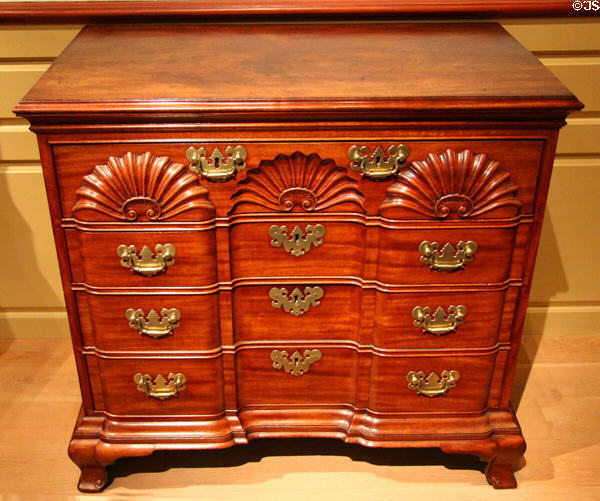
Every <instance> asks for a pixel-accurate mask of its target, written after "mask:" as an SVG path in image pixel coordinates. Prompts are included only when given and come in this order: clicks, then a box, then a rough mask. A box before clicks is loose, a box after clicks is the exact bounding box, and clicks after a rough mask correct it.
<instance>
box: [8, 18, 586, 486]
mask: <svg viewBox="0 0 600 501" xmlns="http://www.w3.org/2000/svg"><path fill="white" fill-rule="evenodd" d="M581 106H582V105H581V103H579V101H577V99H576V98H575V97H574V96H572V95H571V93H570V92H569V91H568V90H567V89H565V88H564V87H563V86H562V84H561V83H560V82H559V81H558V80H556V79H555V78H554V77H553V76H552V75H551V74H550V73H549V72H548V71H547V70H546V69H545V68H544V67H543V66H542V65H541V64H540V63H539V62H538V61H537V60H536V59H535V57H533V56H532V55H531V54H529V53H528V52H527V51H526V50H525V49H523V48H522V47H521V46H520V45H519V44H518V43H517V42H515V41H514V40H513V39H512V38H511V37H510V36H509V35H508V34H507V33H506V32H504V30H503V29H502V28H501V27H500V26H498V25H496V24H491V23H490V24H378V23H372V24H297V25H289V24H287V25H286V24H279V25H278V24H270V25H258V24H251V25H227V24H220V25H194V26H188V25H173V26H164V25H163V26H97V27H87V28H85V29H84V30H83V31H82V33H81V34H80V35H79V36H78V37H77V38H76V39H75V41H74V42H73V43H72V44H71V45H70V46H69V47H68V48H67V49H66V50H65V51H64V53H63V54H62V55H61V56H60V57H59V58H58V59H57V60H56V61H55V62H54V64H53V65H52V66H51V67H50V69H49V70H48V71H47V73H46V74H45V75H44V76H43V77H42V78H41V80H40V81H39V82H38V83H37V84H36V85H35V86H34V88H33V89H32V90H31V91H30V92H29V94H28V95H27V96H26V97H25V98H24V99H23V101H22V102H21V103H20V104H19V105H18V106H17V108H16V110H15V111H16V112H17V113H18V114H19V115H20V116H23V117H25V118H27V119H28V120H29V121H30V122H31V124H32V130H33V131H34V132H35V133H36V134H37V135H38V140H39V146H40V154H41V159H42V164H43V169H44V176H45V182H46V189H47V193H48V200H49V204H50V211H51V216H52V224H53V228H54V236H55V239H56V247H57V251H58V257H59V262H60V267H61V274H62V280H63V286H64V292H65V298H66V304H67V310H68V313H69V321H70V328H71V334H72V338H73V347H74V352H75V358H76V361H77V368H78V373H79V381H80V386H81V393H82V400H83V405H82V409H81V414H80V416H79V418H78V420H77V424H76V426H75V430H74V432H73V438H72V441H71V444H70V446H69V454H70V456H71V458H72V459H73V461H74V462H75V463H76V464H77V465H78V466H79V467H80V468H81V472H82V473H81V480H80V483H79V488H80V489H81V490H82V491H99V490H101V489H102V488H103V487H104V486H105V484H106V482H107V474H106V466H107V465H109V464H110V463H112V462H113V461H115V460H116V459H118V458H120V457H126V456H141V455H147V454H150V453H151V452H152V451H155V450H159V449H203V448H222V447H228V446H231V445H234V444H242V443H246V442H247V441H248V440H250V439H254V438H259V437H308V436H310V437H336V438H339V439H342V440H344V441H346V442H352V443H359V444H363V445H366V446H375V447H440V448H441V449H442V450H444V451H446V452H449V453H470V454H475V455H478V456H479V457H480V458H481V459H483V460H484V461H486V462H487V463H488V467H487V470H486V476H487V479H488V481H489V482H490V483H491V484H492V485H493V486H494V487H497V488H505V487H515V485H516V482H515V478H514V476H513V470H514V469H515V468H516V466H517V463H518V461H519V459H520V458H521V456H522V455H523V453H524V450H525V442H524V440H523V437H522V434H521V431H520V428H519V425H518V422H517V420H516V418H515V415H514V413H513V411H512V409H511V406H510V392H511V385H512V382H513V377H514V373H515V363H516V356H517V351H518V349H519V342H520V336H521V330H522V326H523V319H524V315H525V309H526V306H527V297H528V293H529V289H530V280H531V276H532V271H533V267H534V262H535V254H536V249H537V245H538V240H539V235H540V227H541V224H542V216H543V213H544V206H545V202H546V195H547V191H548V184H549V180H550V173H551V170H552V162H553V156H554V151H555V146H556V140H557V135H558V130H559V128H560V127H561V126H562V125H563V124H564V119H565V117H566V115H567V114H568V113H569V112H570V111H573V110H576V109H579V108H581Z"/></svg>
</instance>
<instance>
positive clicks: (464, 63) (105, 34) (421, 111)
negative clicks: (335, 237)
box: [16, 23, 581, 120]
mask: <svg viewBox="0 0 600 501" xmlns="http://www.w3.org/2000/svg"><path fill="white" fill-rule="evenodd" d="M580 106H581V104H580V103H579V102H578V101H577V100H576V99H575V98H574V97H573V96H572V94H571V93H570V92H569V91H568V90H567V89H566V88H565V87H564V86H563V85H562V84H561V83H560V82H559V81H558V80H557V79H556V78H555V77H554V76H553V75H552V74H551V73H550V72H549V71H548V70H546V69H545V68H544V67H543V65H542V64H541V63H540V62H539V61H538V60H537V59H536V58H535V57H534V56H533V55H531V54H530V53H529V52H528V51H526V50H525V49H524V48H523V47H522V46H520V45H519V44H518V43H517V42H516V41H515V40H514V39H512V38H511V37H510V36H509V35H508V34H507V33H506V32H505V31H504V30H503V29H502V28H501V27H500V26H499V25H497V24H493V23H483V24H465V23H455V24H443V25H442V24H378V23H369V24H350V25H348V24H345V25H336V24H300V25H289V24H275V25H226V24H223V25H181V26H180V25H177V26H164V25H163V26H102V27H99V26H90V27H86V28H85V29H84V30H83V31H82V32H81V34H80V35H79V36H78V37H77V39H76V40H75V41H74V42H73V43H72V44H71V45H70V46H69V47H68V48H67V49H66V50H65V51H64V53H63V54H62V55H61V56H60V57H59V58H58V59H57V60H56V61H55V63H54V64H53V65H52V67H51V68H50V69H49V71H48V72H47V73H46V74H45V75H44V76H43V77H42V78H41V79H40V81H39V82H38V83H37V84H36V85H35V87H34V88H33V89H32V90H31V91H30V92H29V93H28V94H27V96H26V97H25V98H24V99H23V101H22V102H21V103H20V104H19V106H18V107H17V108H16V112H17V113H19V114H23V115H26V116H27V117H28V118H30V119H34V120H35V117H36V116H43V115H46V117H47V115H48V114H56V113H58V114H62V113H67V114H69V115H77V114H90V113H94V114H101V115H100V116H107V115H110V114H111V113H116V112H121V113H136V112H143V113H144V114H145V116H147V115H148V113H152V112H154V113H169V118H168V119H172V118H173V114H177V113H180V114H181V113H183V114H185V113H194V114H195V116H196V117H197V116H198V113H209V114H210V116H211V118H212V119H217V120H218V119H227V117H231V115H232V114H234V115H235V117H236V118H239V117H240V116H252V117H253V118H256V117H259V118H269V117H272V116H273V115H275V116H276V117H278V118H281V116H282V114H283V113H285V114H286V115H287V116H288V119H289V118H290V117H291V115H290V114H292V115H293V116H294V117H307V118H310V119H314V118H315V117H317V116H319V117H322V118H332V117H336V116H340V117H341V116H344V117H351V118H354V117H356V113H357V112H360V113H363V114H364V118H369V117H379V118H391V119H402V118H406V117H411V116H417V117H421V116H424V115H425V116H432V117H435V116H440V115H444V116H445V117H448V114H449V113H450V116H451V117H452V118H454V117H459V116H463V117H471V118H472V117H476V116H481V115H480V114H481V112H482V110H487V111H489V110H495V111H497V112H498V113H499V114H500V115H502V116H521V117H524V118H527V116H528V114H529V113H530V112H531V111H532V110H538V112H540V111H542V110H543V113H544V114H545V115H546V116H548V115H549V114H550V115H551V114H555V115H558V116H561V115H562V116H564V115H565V114H566V112H567V111H568V110H572V109H574V108H578V107H580ZM317 114H318V115H317ZM155 118H157V117H155ZM158 118H159V119H160V117H158ZM537 118H538V119H539V118H540V115H539V114H538V116H537ZM100 120H101V118H100Z"/></svg>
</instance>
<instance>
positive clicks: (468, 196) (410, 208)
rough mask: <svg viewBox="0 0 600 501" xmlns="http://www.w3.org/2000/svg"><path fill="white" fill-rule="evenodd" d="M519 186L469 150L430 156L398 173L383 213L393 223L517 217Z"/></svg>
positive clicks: (519, 205)
mask: <svg viewBox="0 0 600 501" xmlns="http://www.w3.org/2000/svg"><path fill="white" fill-rule="evenodd" d="M517 190H518V187H517V186H516V185H515V184H513V183H512V182H511V180H510V174H509V173H508V172H506V171H505V170H503V169H501V168H500V166H499V163H498V162H496V161H494V160H488V159H487V157H486V155H484V154H479V155H475V154H474V153H472V152H471V151H469V150H465V151H462V152H460V153H456V152H455V151H453V150H446V151H445V152H444V153H442V154H434V153H430V154H429V155H427V158H426V159H425V160H423V161H414V162H412V163H411V164H410V166H409V167H408V169H406V170H404V171H402V172H400V174H398V177H397V180H396V182H395V183H394V184H392V185H391V186H390V187H389V188H388V189H387V191H386V199H385V200H384V201H383V203H382V204H381V208H380V212H381V214H382V215H384V216H388V217H394V218H404V217H406V218H415V217H417V218H422V217H427V218H438V219H452V218H469V217H480V216H485V217H494V218H504V217H514V216H516V215H518V214H519V212H520V210H521V202H520V201H519V199H518V198H517V197H516V193H517Z"/></svg>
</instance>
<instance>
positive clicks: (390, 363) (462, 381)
mask: <svg viewBox="0 0 600 501" xmlns="http://www.w3.org/2000/svg"><path fill="white" fill-rule="evenodd" d="M495 359H496V355H495V354H491V355H486V356H465V355H463V356H421V357H418V356H414V357H413V356H410V357H406V356H374V357H373V365H372V367H371V390H370V396H369V409H371V410H372V411H374V412H424V413H429V412H431V413H443V412H483V411H484V410H485V409H486V407H487V400H488V394H489V385H490V381H491V377H492V372H493V369H494V362H495ZM443 371H447V372H448V373H449V372H450V371H457V373H458V374H457V376H458V378H457V380H456V381H455V385H452V383H451V381H448V383H446V384H444V382H443V381H444V378H443ZM412 372H414V373H419V372H422V373H423V374H424V377H425V378H427V377H429V383H430V386H429V387H428V386H427V385H425V384H423V385H422V387H421V390H420V391H423V392H426V391H430V392H436V391H437V392H438V393H437V396H432V397H430V396H425V395H423V394H420V393H419V392H418V391H417V390H416V389H413V388H409V381H408V378H407V377H408V375H409V373H412ZM431 373H435V374H436V375H437V376H439V377H440V379H441V381H440V385H439V388H436V385H434V384H432V383H434V381H433V379H434V378H435V376H433V377H432V376H431ZM455 379H456V377H455ZM446 385H449V388H448V389H447V391H446V392H444V391H443V390H444V387H445V386H446Z"/></svg>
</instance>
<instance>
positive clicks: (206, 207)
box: [73, 153, 214, 221]
mask: <svg viewBox="0 0 600 501" xmlns="http://www.w3.org/2000/svg"><path fill="white" fill-rule="evenodd" d="M76 193H77V201H76V203H75V205H74V206H73V213H74V214H75V216H76V217H77V218H78V219H80V220H85V221H100V220H106V218H107V217H108V218H109V219H116V220H120V221H164V220H167V219H171V218H174V217H175V216H180V215H181V216H180V217H179V218H178V219H180V220H198V219H201V218H202V217H205V216H209V215H211V214H212V213H213V212H214V207H213V205H212V203H211V202H210V201H209V200H208V191H207V190H206V188H204V187H203V186H201V185H200V184H199V183H198V178H197V176H195V175H193V174H190V173H189V172H187V171H186V166H185V165H183V164H179V163H175V162H172V161H171V160H170V159H169V158H168V157H155V156H153V155H152V154H151V153H143V154H141V155H138V154H135V153H126V154H125V155H124V156H122V157H109V158H108V160H107V162H106V164H104V165H97V166H96V167H95V168H94V170H93V171H92V173H91V174H89V175H87V176H85V177H84V178H83V184H82V185H81V187H80V188H79V189H78V190H77V192H76ZM198 210H201V211H203V212H204V213H201V214H198ZM206 211H208V212H206Z"/></svg>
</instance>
